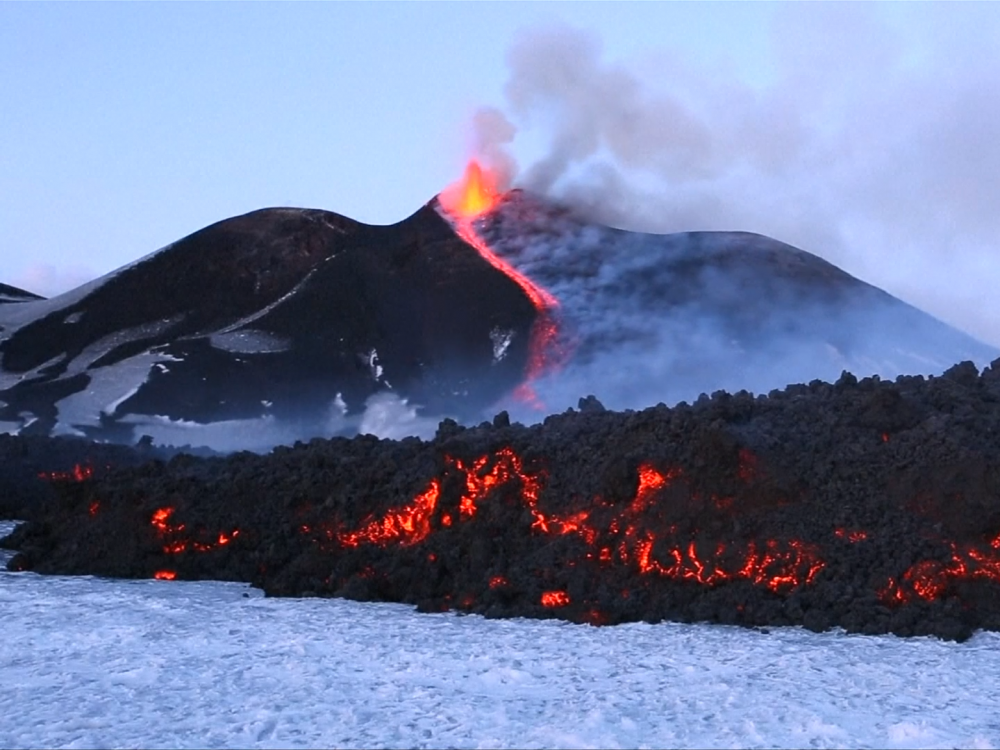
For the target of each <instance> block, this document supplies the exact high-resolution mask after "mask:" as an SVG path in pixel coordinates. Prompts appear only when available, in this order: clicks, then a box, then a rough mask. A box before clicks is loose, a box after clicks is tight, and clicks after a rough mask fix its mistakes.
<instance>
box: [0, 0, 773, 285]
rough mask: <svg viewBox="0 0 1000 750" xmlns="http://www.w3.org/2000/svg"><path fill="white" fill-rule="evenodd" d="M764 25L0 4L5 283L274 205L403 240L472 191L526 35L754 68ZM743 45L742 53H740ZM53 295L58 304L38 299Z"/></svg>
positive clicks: (333, 6)
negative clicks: (484, 138) (557, 35)
mask: <svg viewBox="0 0 1000 750" xmlns="http://www.w3.org/2000/svg"><path fill="white" fill-rule="evenodd" d="M768 13H769V10H768V8H767V7H766V6H763V5H762V6H755V7H751V6H742V7H738V8H734V7H728V8H727V7H725V6H722V5H718V6H711V5H697V6H696V5H691V4H672V5H660V4H642V5H623V4H602V3H583V4H569V3H559V4H549V5H545V4H538V5H536V4H525V3H506V4H504V3H471V2H470V3H303V4H286V3H254V4H245V3H216V4H203V3H167V4H159V3H151V4H148V3H134V4H131V3H105V4H100V3H96V4H91V3H79V4H36V3H2V4H0V101H2V102H3V106H2V109H0V165H2V171H0V211H2V219H0V276H2V277H3V278H5V279H11V278H14V277H17V276H19V275H22V274H23V272H24V271H23V269H24V268H25V267H26V266H28V265H31V264H35V263H49V264H52V265H54V266H56V267H57V268H68V267H70V266H83V267H85V268H88V269H92V270H93V271H94V272H99V273H103V272H106V271H109V270H112V269H113V268H115V267H118V266H120V265H122V264H124V263H126V262H128V261H131V260H133V259H134V258H135V257H137V256H138V255H142V254H145V253H146V252H149V251H150V250H153V249H155V248H156V247H159V246H161V245H163V244H166V243H167V242H170V241H172V240H174V239H177V238H179V237H180V236H182V235H184V234H187V233H189V232H191V231H193V230H195V229H198V228H200V227H202V226H204V225H206V224H209V223H211V222H213V221H217V220H219V219H222V218H225V217H227V216H232V215H235V214H239V213H242V212H244V211H249V210H252V209H254V208H259V207H261V206H268V205H289V204H290V205H301V206H314V207H322V208H328V209H330V210H334V211H337V212H339V213H344V214H347V215H349V216H352V217H353V218H357V219H359V220H362V221H369V222H375V223H391V222H394V221H397V220H400V219H402V218H404V217H405V216H407V215H409V214H410V213H411V212H412V211H414V210H416V209H417V208H418V207H419V206H420V205H421V204H422V203H423V202H424V201H426V200H428V199H429V198H430V197H431V196H433V195H434V194H435V193H437V192H438V191H439V190H440V189H441V188H442V187H443V186H444V185H445V184H446V183H447V182H448V181H450V180H452V179H454V178H455V176H456V175H457V174H458V173H459V172H460V170H461V167H462V165H463V163H464V160H465V158H466V156H467V151H468V148H469V144H468V127H467V126H468V121H469V118H470V116H471V114H472V112H473V111H474V109H475V108H476V107H478V106H480V105H482V104H489V103H499V100H500V98H501V89H502V86H503V81H504V77H505V68H504V51H505V48H506V47H507V45H508V44H509V42H510V40H511V38H512V36H513V35H514V34H515V32H516V31H517V30H518V29H519V28H522V27H525V26H532V25H535V24H539V23H549V22H553V21H565V22H570V23H573V24H576V25H579V26H582V27H584V28H589V29H600V30H601V33H602V35H603V37H604V39H605V42H606V44H607V45H608V47H609V49H611V50H618V51H619V52H627V53H630V54H642V53H643V52H644V51H647V50H655V49H657V48H660V47H663V46H665V45H666V46H672V47H675V48H677V49H682V50H684V52H685V54H689V55H692V56H698V57H714V56H719V55H726V54H734V55H736V56H739V55H742V56H744V57H745V58H747V60H748V61H749V62H752V58H753V57H754V56H755V55H754V54H752V51H753V48H754V44H753V40H754V39H759V38H760V37H761V35H760V34H759V33H751V34H750V35H749V36H747V34H746V30H747V29H759V28H760V27H761V25H762V24H763V23H764V21H765V20H766V18H767V16H768ZM741 40H742V41H741ZM45 291H52V290H45Z"/></svg>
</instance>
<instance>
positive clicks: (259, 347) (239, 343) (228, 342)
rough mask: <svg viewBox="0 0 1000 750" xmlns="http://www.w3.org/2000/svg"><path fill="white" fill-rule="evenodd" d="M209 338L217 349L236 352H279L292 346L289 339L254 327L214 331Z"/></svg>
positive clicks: (285, 350)
mask: <svg viewBox="0 0 1000 750" xmlns="http://www.w3.org/2000/svg"><path fill="white" fill-rule="evenodd" d="M208 340H209V343H211V345H212V346H213V347H215V348H216V349H220V350H222V351H224V352H232V353H234V354H278V353H280V352H287V351H288V350H289V349H291V346H292V345H291V342H289V341H288V340H287V339H284V338H281V337H279V336H275V335H273V334H270V333H268V332H267V331H258V330H255V329H253V328H244V329H241V330H239V331H226V332H224V333H213V334H211V335H210V336H209V337H208Z"/></svg>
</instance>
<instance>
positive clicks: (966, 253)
mask: <svg viewBox="0 0 1000 750" xmlns="http://www.w3.org/2000/svg"><path fill="white" fill-rule="evenodd" d="M882 10H883V9H882V8H879V7H873V6H859V5H857V4H835V5H819V6H817V5H813V4H810V5H809V6H808V7H807V8H806V7H800V6H795V5H791V6H781V7H780V9H779V10H778V12H777V15H776V21H775V23H774V27H773V35H774V38H773V43H772V45H771V51H772V59H771V60H770V62H772V63H773V68H774V73H773V75H772V76H771V77H770V80H769V81H767V82H757V83H754V84H751V83H748V82H746V81H744V80H742V79H740V78H739V77H737V75H736V74H735V73H731V74H720V73H719V72H718V71H708V70H705V69H701V68H698V67H697V66H694V65H690V64H686V63H685V62H683V61H682V60H679V59H677V58H675V57H670V56H668V55H666V54H664V55H662V56H661V57H660V58H659V59H658V64H657V67H658V70H657V73H656V79H655V81H654V80H652V79H651V78H650V77H649V76H644V75H642V74H640V73H639V72H637V70H634V69H631V68H629V67H628V66H627V65H625V64H622V63H619V62H615V61H613V60H609V59H608V57H607V56H606V55H605V53H604V50H603V48H602V44H601V41H600V39H599V38H598V36H597V35H595V34H593V33H589V32H586V31H581V30H579V29H574V28H569V27H556V28H549V29H535V30H530V31H526V32H524V33H522V34H521V35H520V36H519V37H518V38H516V39H515V41H514V42H513V44H512V45H511V47H510V48H509V52H508V56H507V67H508V71H509V77H508V80H507V84H506V87H505V90H504V104H503V106H502V107H501V108H500V109H496V108H489V109H484V110H482V111H481V112H480V113H479V114H478V115H477V117H476V123H475V129H476V134H477V139H478V142H479V145H480V147H481V152H482V154H483V155H484V157H485V158H486V159H487V160H488V161H490V162H491V163H492V164H494V165H497V166H499V167H500V168H501V169H503V170H506V173H507V174H510V175H511V177H512V178H513V180H514V183H515V184H517V185H519V186H522V187H525V188H527V189H529V190H532V191H536V192H538V193H541V194H544V195H547V196H549V197H552V198H555V199H557V200H560V201H562V202H565V203H567V204H569V205H571V206H572V207H574V208H575V209H576V210H577V211H578V212H579V213H581V214H584V215H586V216H587V218H588V219H590V220H594V221H598V222H601V223H606V224H610V225H612V226H617V227H622V228H627V229H632V230H638V231H649V232H662V233H668V232H679V231H689V230H700V229H709V230H747V231H752V232H758V233H761V234H765V235H768V236H771V237H774V238H777V239H780V240H782V241H784V242H788V243H790V244H792V245H795V246H797V247H800V248H802V249H804V250H807V251H809V252H812V253H815V254H817V255H820V256H821V257H823V258H825V259H827V260H829V261H830V262H832V263H835V264H837V265H839V266H841V267H842V268H844V269H845V270H847V271H849V272H850V273H852V274H854V275H856V276H858V277H860V278H862V279H864V280H866V281H869V282H871V283H873V284H875V285H877V286H880V287H882V288H884V289H886V290H887V291H889V292H890V293H892V294H894V295H896V296H899V297H901V298H903V299H905V300H906V301H908V302H910V303H912V304H914V305H916V306H918V307H920V308H921V309H924V310H926V311H928V312H930V313H931V314H933V315H935V316H937V317H939V318H941V319H943V320H945V321H946V322H948V323H951V324H952V325H956V326H958V327H959V328H961V329H963V330H965V331H967V332H968V333H970V334H972V335H974V336H977V337H979V338H981V339H982V340H984V341H986V342H988V343H991V344H1000V323H998V322H997V321H1000V295H996V294H995V293H994V290H995V288H996V286H997V283H998V281H1000V258H998V253H997V250H996V247H997V239H996V238H997V237H1000V212H998V211H996V206H997V205H1000V97H998V96H997V95H996V70H997V69H1000V46H998V45H996V44H994V43H992V42H991V40H989V39H987V38H986V37H987V36H988V34H985V33H983V31H982V30H983V29H990V28H995V22H989V19H988V16H987V12H988V11H989V8H988V7H982V6H979V7H977V6H968V5H965V6H961V7H960V8H955V7H952V6H949V7H947V8H944V7H939V6H933V5H929V6H928V5H923V6H920V7H918V8H916V9H914V8H908V9H907V15H906V18H907V20H908V24H907V26H906V27H905V28H903V27H900V26H898V25H897V26H895V27H894V26H892V25H890V23H889V22H888V21H887V20H885V18H888V16H887V14H885V13H882ZM884 17H885V18H884ZM945 22H946V23H945ZM831 39H836V40H837V43H836V45H833V44H831V42H830V40H831ZM539 135H542V136H543V138H542V140H543V142H544V143H545V147H544V152H543V154H542V155H541V156H540V158H537V159H535V160H534V161H533V162H532V163H530V164H528V165H527V166H526V168H524V169H523V170H520V171H516V170H515V167H516V162H515V161H514V159H513V156H512V153H513V152H514V151H515V150H516V149H517V147H518V146H519V144H520V141H521V140H522V139H521V138H520V137H521V136H534V137H535V138H536V139H537V138H538V136H539Z"/></svg>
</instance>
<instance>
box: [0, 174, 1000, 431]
mask: <svg viewBox="0 0 1000 750" xmlns="http://www.w3.org/2000/svg"><path fill="white" fill-rule="evenodd" d="M473 227H474V230H475V232H476V234H477V235H478V236H479V237H480V238H481V239H482V240H484V241H485V243H486V244H487V245H488V247H489V249H490V251H491V252H493V253H494V254H495V255H496V256H497V257H498V258H500V259H501V260H502V261H505V262H506V263H508V264H509V265H510V266H511V267H513V268H514V269H516V270H517V271H518V272H520V273H522V274H524V275H525V276H526V277H528V278H530V279H531V280H533V282H534V283H536V284H538V285H540V286H541V287H544V288H545V289H547V290H548V291H549V292H551V293H552V294H553V295H554V296H555V297H556V298H557V299H558V300H559V306H558V308H557V309H556V310H555V311H554V312H553V320H554V321H555V323H556V324H557V327H558V335H557V336H555V337H554V338H553V341H552V345H553V346H555V347H557V348H558V349H559V350H560V355H561V356H554V357H549V358H548V359H547V361H556V362H561V366H558V367H554V368H550V369H549V370H548V371H545V372H542V373H541V374H540V375H539V374H537V373H534V372H532V376H531V377H532V382H531V383H530V385H531V387H532V392H533V393H534V394H535V396H537V398H534V399H526V398H525V397H524V393H523V390H522V389H519V388H518V386H519V385H520V384H522V380H523V379H524V377H525V373H526V372H531V371H532V370H531V368H530V367H528V362H529V357H533V356H534V354H535V353H534V352H533V350H532V344H533V343H534V344H536V345H537V344H538V340H537V338H536V339H535V340H534V341H533V339H532V337H533V335H535V324H536V323H537V322H538V320H539V312H538V310H536V307H535V306H534V304H533V302H532V299H530V298H529V296H528V295H527V294H526V293H525V289H524V285H523V284H521V285H520V286H519V284H518V283H517V282H516V281H515V280H514V279H512V278H511V275H510V273H508V272H505V271H504V269H503V268H502V267H501V265H500V264H498V262H496V259H494V260H492V261H491V260H489V259H488V258H486V257H484V256H483V255H481V254H480V251H478V250H477V249H476V248H475V247H473V246H472V245H471V244H469V243H468V242H466V241H465V240H463V239H462V238H461V237H459V236H458V234H457V233H456V228H455V226H454V225H453V224H452V222H451V219H450V217H449V216H448V215H447V213H446V212H445V211H443V210H442V208H441V206H440V204H439V203H438V201H437V200H432V201H431V202H430V203H428V204H427V205H426V206H424V207H423V208H421V209H420V210H419V211H417V212H416V213H415V214H413V216H411V217H409V218H408V219H406V220H404V221H402V222H400V223H398V224H395V225H392V226H369V225H365V224H361V223H359V222H356V221H353V220H351V219H348V218H346V217H343V216H339V215H337V214H334V213H330V212H327V211H321V210H311V209H294V208H274V209H263V210H260V211H254V212H252V213H249V214H246V215H244V216H239V217H235V218H232V219H227V220H225V221H222V222H219V223H217V224H213V225H212V226H210V227H207V228H205V229H202V230H200V231H198V232H195V233H194V234H192V235H190V236H188V237H186V238H184V239H182V240H180V241H178V242H176V243H173V244H172V245H169V246H167V247H166V248H163V249H162V250H159V251H157V252H155V253H152V254H151V255H148V256H146V257H144V258H142V259H140V260H139V261H136V262H135V263H133V264H131V265H129V266H126V267H125V268H123V269H120V270H118V271H116V272H114V273H112V274H109V275H108V276H106V277H103V278H102V279H98V280H96V281H93V282H91V283H89V284H86V285H84V286H82V287H80V288H79V289H76V290H73V291H72V292H69V293H67V294H64V295H61V296H59V297H56V298H53V299H50V300H41V299H36V300H33V301H26V302H22V303H19V304H8V305H3V306H0V430H6V431H10V432H18V431H24V432H25V433H27V434H32V433H35V434H83V435H88V436H91V437H95V438H100V439H104V440H112V441H120V442H134V441H135V440H136V439H137V438H138V437H139V436H141V435H143V434H150V435H152V436H153V437H154V438H155V439H156V441H157V442H161V443H173V444H177V445H179V444H184V443H192V444H195V445H199V444H204V445H210V446H212V447H215V448H218V449H233V448H250V449H262V448H268V447H270V446H272V445H275V444H277V443H282V442H292V441H294V440H297V439H308V438H311V437H315V436H329V435H334V434H354V433H356V432H358V431H361V432H372V433H377V434H380V435H387V436H395V437H402V436H404V435H407V434H425V435H426V434H428V433H429V432H433V430H434V428H435V427H436V425H437V422H438V420H439V419H440V418H441V417H442V416H452V417H456V418H459V419H464V420H472V421H476V420H479V419H481V418H483V417H485V416H488V415H490V414H492V412H493V411H496V410H497V409H499V408H507V409H508V410H509V411H511V412H512V414H513V415H514V416H515V417H516V418H518V419H522V420H524V421H528V422H531V421H537V420H538V419H539V418H540V417H542V416H544V414H546V413H551V412H554V411H560V410H562V409H565V408H566V407H567V406H575V405H576V403H577V400H578V399H579V397H580V396H582V395H585V394H588V393H593V394H596V395H597V396H598V397H599V398H600V399H601V400H602V401H603V402H604V403H605V404H607V405H608V406H611V407H614V408H642V407H644V406H648V405H651V404H655V403H657V402H660V401H663V402H675V401H678V400H681V399H686V400H693V399H695V398H697V397H698V395H699V394H700V393H702V392H704V393H711V392H713V391H715V390H719V389H726V390H730V391H738V390H740V389H748V390H752V391H755V392H761V391H764V392H766V391H769V390H771V389H773V388H779V387H783V386H784V385H786V384H788V383H792V382H806V381H810V380H813V379H817V378H821V379H827V380H834V379H836V378H837V377H838V376H839V375H840V372H841V371H842V370H844V369H847V370H850V371H852V372H855V373H856V374H858V375H862V376H863V375H870V374H878V375H881V376H882V377H895V376H896V375H898V374H902V373H907V374H918V373H924V374H935V373H939V372H942V371H943V370H944V369H946V368H947V367H949V366H951V365H952V364H954V363H955V362H958V361H962V360H973V361H976V362H978V363H980V364H985V363H987V362H989V361H991V360H992V359H994V358H995V357H996V356H997V355H998V354H1000V352H997V351H996V350H994V349H992V348H991V347H988V346H985V345H983V344H981V343H980V342H977V341H975V340H974V339H972V338H970V337H969V336H966V335H965V334H963V333H961V332H959V331H957V330H955V329H953V328H950V327H949V326H946V325H944V324H943V323H941V322H940V321H937V320H936V319H934V318H932V317H931V316H929V315H926V314H925V313H923V312H921V311H919V310H917V309H915V308H913V307H911V306H909V305H907V304H905V303H903V302H901V301H900V300H898V299H895V298H894V297H892V296H891V295H888V294H886V293H885V292H883V291H881V290H879V289H877V288H875V287H873V286H871V285H869V284H866V283H864V282H862V281H860V280H858V279H856V278H854V277H852V276H850V275H849V274H847V273H845V272H844V271H842V270H840V269H838V268H837V267H835V266H833V265H831V264H830V263H827V262H826V261H824V260H822V259H820V258H818V257H817V256H815V255H812V254H810V253H807V252H805V251H802V250H799V249H796V248H793V247H791V246H789V245H786V244H784V243H781V242H778V241H776V240H772V239H769V238H767V237H762V236H760V235H754V234H748V233H744V232H690V233H680V234H672V235H649V234H640V233H634V232H627V231H624V230H620V229H613V228H609V227H605V226H600V225H595V224H592V223H590V222H588V221H587V220H586V219H585V218H582V217H580V216H576V215H574V214H573V213H572V212H571V211H569V210H568V209H565V208H563V207H560V206H557V205H554V204H552V203H550V202H547V201H546V200H544V199H541V198H538V197H537V196H533V195H530V194H527V193H524V192H521V191H516V190H515V191H511V192H510V193H507V194H505V195H504V196H502V198H501V200H500V201H499V203H498V205H497V206H495V207H494V208H493V209H492V210H490V211H489V212H487V213H486V214H484V215H483V216H481V217H480V218H478V219H477V220H476V221H475V222H474V223H473Z"/></svg>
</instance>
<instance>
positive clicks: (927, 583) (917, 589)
mask: <svg viewBox="0 0 1000 750" xmlns="http://www.w3.org/2000/svg"><path fill="white" fill-rule="evenodd" d="M998 539H1000V537H998ZM996 542H997V540H993V541H992V542H990V544H989V546H988V547H982V546H979V545H968V546H966V547H964V548H962V549H959V547H958V545H956V544H954V543H951V544H950V547H951V556H950V558H949V559H948V560H947V562H941V561H940V560H921V561H919V562H917V563H915V564H913V565H911V566H910V567H909V568H907V570H906V571H905V572H904V573H903V575H902V576H900V578H899V580H898V581H897V580H896V579H895V578H890V579H889V581H888V582H887V583H886V585H885V586H884V587H883V588H882V589H881V590H880V591H879V596H880V597H881V599H882V600H883V601H884V602H886V603H889V604H907V603H909V602H911V601H913V600H914V597H917V598H919V599H923V600H924V601H927V602H930V601H934V600H935V599H939V598H941V596H942V595H943V594H944V593H945V592H946V591H947V590H948V589H949V588H950V587H951V586H952V585H953V584H954V583H957V582H959V581H972V580H976V579H979V580H986V581H992V582H993V583H1000V554H998V553H997V546H996Z"/></svg>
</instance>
